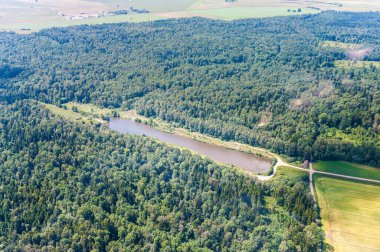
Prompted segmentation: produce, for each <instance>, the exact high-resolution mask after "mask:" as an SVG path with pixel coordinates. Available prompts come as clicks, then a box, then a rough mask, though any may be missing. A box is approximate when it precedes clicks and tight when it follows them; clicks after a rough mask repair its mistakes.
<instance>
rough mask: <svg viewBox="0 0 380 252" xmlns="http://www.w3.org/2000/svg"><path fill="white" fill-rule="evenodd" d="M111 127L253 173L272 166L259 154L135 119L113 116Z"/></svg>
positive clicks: (266, 169)
mask: <svg viewBox="0 0 380 252" xmlns="http://www.w3.org/2000/svg"><path fill="white" fill-rule="evenodd" d="M109 127H110V129H112V130H115V131H117V132H121V133H128V134H134V135H143V134H144V135H146V136H150V137H153V138H156V139H159V140H161V141H163V142H166V143H169V144H174V145H177V146H182V147H185V148H187V149H190V150H192V151H195V152H197V153H200V154H202V155H205V156H207V157H209V158H210V159H212V160H215V161H218V162H221V163H225V164H231V165H234V166H237V167H239V168H242V169H244V170H247V171H249V172H252V173H260V172H266V171H268V170H269V168H270V166H271V161H270V160H268V159H266V158H262V157H259V156H257V155H253V154H248V153H244V152H241V151H238V150H231V149H227V148H224V147H221V146H217V145H214V144H210V143H203V142H199V141H196V140H193V139H191V138H187V137H184V136H179V135H175V134H170V133H167V132H164V131H159V130H157V129H155V128H153V127H150V126H148V125H145V124H143V123H137V122H135V121H133V120H128V119H121V118H111V120H110V124H109Z"/></svg>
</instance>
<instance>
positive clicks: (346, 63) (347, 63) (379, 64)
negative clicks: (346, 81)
mask: <svg viewBox="0 0 380 252" xmlns="http://www.w3.org/2000/svg"><path fill="white" fill-rule="evenodd" d="M334 64H335V66H336V67H339V68H358V67H360V68H361V67H366V68H367V67H371V66H373V67H376V68H380V61H362V60H358V61H356V62H354V61H351V60H336V61H335V62H334Z"/></svg>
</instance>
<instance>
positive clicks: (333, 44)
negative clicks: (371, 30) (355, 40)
mask: <svg viewBox="0 0 380 252" xmlns="http://www.w3.org/2000/svg"><path fill="white" fill-rule="evenodd" d="M321 45H322V46H323V47H335V48H341V49H353V48H358V47H360V46H361V45H359V44H351V43H343V42H338V41H323V42H322V43H321Z"/></svg>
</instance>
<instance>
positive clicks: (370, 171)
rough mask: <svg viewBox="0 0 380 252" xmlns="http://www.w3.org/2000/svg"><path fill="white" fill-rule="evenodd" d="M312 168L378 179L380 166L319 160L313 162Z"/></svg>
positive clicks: (379, 177) (379, 178)
mask: <svg viewBox="0 0 380 252" xmlns="http://www.w3.org/2000/svg"><path fill="white" fill-rule="evenodd" d="M313 168H314V169H315V170H318V171H324V172H331V173H337V174H342V175H348V176H353V177H359V178H366V179H377V180H380V168H375V167H371V166H366V165H361V164H354V163H349V162H344V161H319V162H318V163H316V164H314V167H313Z"/></svg>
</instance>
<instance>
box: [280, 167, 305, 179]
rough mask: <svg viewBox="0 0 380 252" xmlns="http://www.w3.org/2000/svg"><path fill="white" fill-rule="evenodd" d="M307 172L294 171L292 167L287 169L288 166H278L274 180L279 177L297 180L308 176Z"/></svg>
mask: <svg viewBox="0 0 380 252" xmlns="http://www.w3.org/2000/svg"><path fill="white" fill-rule="evenodd" d="M308 174H309V172H308V171H307V170H304V171H303V170H299V169H294V168H292V167H288V166H286V167H285V166H279V167H278V168H277V173H276V175H275V177H274V178H275V179H276V178H280V177H285V178H299V177H303V176H309V175H308Z"/></svg>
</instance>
